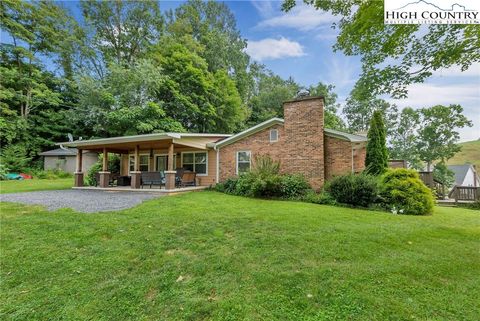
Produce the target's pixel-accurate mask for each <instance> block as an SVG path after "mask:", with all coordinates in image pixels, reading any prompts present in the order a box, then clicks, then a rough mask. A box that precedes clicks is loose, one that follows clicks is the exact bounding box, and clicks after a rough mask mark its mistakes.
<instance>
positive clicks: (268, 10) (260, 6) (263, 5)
mask: <svg viewBox="0 0 480 321" xmlns="http://www.w3.org/2000/svg"><path fill="white" fill-rule="evenodd" d="M250 3H251V4H252V5H253V6H254V7H255V9H257V11H258V13H259V14H260V16H262V17H268V16H271V15H272V14H273V12H274V10H275V8H274V3H273V1H250Z"/></svg>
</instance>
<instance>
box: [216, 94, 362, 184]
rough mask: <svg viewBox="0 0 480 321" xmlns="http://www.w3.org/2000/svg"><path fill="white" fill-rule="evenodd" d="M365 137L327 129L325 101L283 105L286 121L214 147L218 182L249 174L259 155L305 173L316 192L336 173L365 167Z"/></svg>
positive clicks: (305, 100) (257, 128) (285, 169)
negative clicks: (266, 156) (241, 174)
mask: <svg viewBox="0 0 480 321" xmlns="http://www.w3.org/2000/svg"><path fill="white" fill-rule="evenodd" d="M366 140H367V139H366V137H364V136H359V135H352V134H348V133H344V132H340V131H337V130H332V129H328V128H324V125H323V97H307V98H303V99H297V100H293V101H287V102H285V103H284V119H280V118H273V119H270V120H267V121H265V122H263V123H261V124H259V125H257V126H254V127H252V128H249V129H247V130H245V131H243V132H241V133H238V134H236V135H233V136H231V137H229V138H226V139H224V140H221V141H219V142H217V143H216V144H215V148H216V149H217V150H218V164H219V165H218V171H219V174H218V178H219V181H220V182H221V181H224V180H225V179H227V178H228V177H231V176H234V175H237V174H239V173H241V172H243V171H246V170H248V169H249V168H250V167H251V166H252V163H253V162H254V159H255V157H256V156H258V155H270V156H271V157H272V158H273V159H275V160H278V161H280V168H281V171H282V172H284V173H292V174H293V173H297V174H303V175H304V176H305V177H306V178H307V179H308V181H309V182H310V184H311V185H312V187H314V188H316V189H318V188H321V187H322V186H323V184H324V183H325V180H328V179H330V178H332V177H333V176H336V175H342V174H346V173H350V172H360V171H362V170H363V169H364V168H365V147H366Z"/></svg>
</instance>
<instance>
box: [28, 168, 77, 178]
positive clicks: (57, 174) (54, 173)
mask: <svg viewBox="0 0 480 321" xmlns="http://www.w3.org/2000/svg"><path fill="white" fill-rule="evenodd" d="M32 176H33V178H34V179H35V178H38V179H60V178H70V177H72V174H70V173H67V172H64V171H62V170H59V169H49V170H37V171H33V173H32Z"/></svg>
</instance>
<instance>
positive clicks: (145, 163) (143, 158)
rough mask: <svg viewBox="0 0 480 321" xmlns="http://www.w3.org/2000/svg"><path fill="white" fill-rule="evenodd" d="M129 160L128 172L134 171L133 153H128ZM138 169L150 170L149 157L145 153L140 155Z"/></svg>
mask: <svg viewBox="0 0 480 321" xmlns="http://www.w3.org/2000/svg"><path fill="white" fill-rule="evenodd" d="M128 162H129V166H128V168H129V172H133V171H135V155H130V156H129V158H128ZM139 170H140V171H141V172H148V171H149V170H150V157H149V155H147V154H144V155H140V166H139Z"/></svg>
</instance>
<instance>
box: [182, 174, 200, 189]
mask: <svg viewBox="0 0 480 321" xmlns="http://www.w3.org/2000/svg"><path fill="white" fill-rule="evenodd" d="M196 178H197V173H195V172H185V173H183V176H182V182H181V183H180V186H181V187H187V186H197V180H196Z"/></svg>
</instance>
